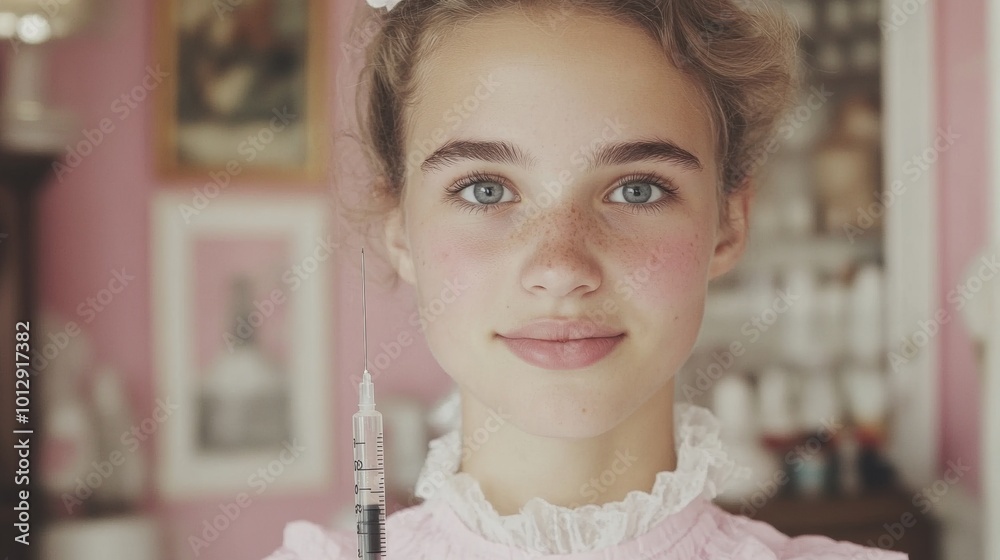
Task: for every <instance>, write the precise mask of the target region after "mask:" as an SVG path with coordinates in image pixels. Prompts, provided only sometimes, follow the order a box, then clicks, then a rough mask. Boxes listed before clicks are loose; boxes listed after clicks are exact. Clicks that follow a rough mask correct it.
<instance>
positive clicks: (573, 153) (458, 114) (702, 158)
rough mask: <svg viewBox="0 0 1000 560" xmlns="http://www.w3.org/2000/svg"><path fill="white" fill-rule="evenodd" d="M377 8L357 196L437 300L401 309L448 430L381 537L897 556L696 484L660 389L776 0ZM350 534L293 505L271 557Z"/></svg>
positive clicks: (408, 270) (734, 196)
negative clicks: (769, 521) (731, 504)
mask: <svg viewBox="0 0 1000 560" xmlns="http://www.w3.org/2000/svg"><path fill="white" fill-rule="evenodd" d="M369 1H370V2H376V1H377V0H369ZM380 6H383V7H385V0H381V4H380ZM387 7H388V8H389V9H388V11H384V10H382V9H379V10H377V11H374V12H373V13H372V16H373V17H375V18H376V19H375V20H374V21H376V22H377V26H376V27H375V28H374V29H376V31H375V33H374V36H373V38H372V41H371V44H370V46H369V47H368V50H367V51H366V66H365V71H364V73H363V75H362V78H363V79H362V81H361V83H362V86H363V90H362V94H361V95H362V97H361V98H360V101H361V106H362V110H361V119H360V121H361V130H360V132H361V136H362V138H363V139H364V141H365V146H366V148H367V149H368V150H367V151H368V153H369V160H370V161H369V163H370V165H371V167H372V169H373V171H374V173H373V178H372V181H371V182H370V191H371V198H370V200H372V201H374V203H375V204H376V210H377V211H378V212H379V217H380V220H381V221H380V223H382V224H384V228H381V231H383V232H384V247H385V249H386V252H385V254H386V256H387V258H388V261H389V262H390V263H391V265H392V268H393V270H395V272H396V273H397V274H398V277H399V278H401V279H402V280H403V281H405V282H407V283H409V284H411V285H412V286H413V288H414V290H415V293H416V297H417V300H418V301H417V303H418V305H420V306H421V307H427V306H430V305H432V304H435V302H436V306H435V307H434V309H435V310H436V311H440V312H439V313H436V314H435V317H434V320H433V321H428V322H426V324H425V326H424V327H425V328H424V329H423V330H424V333H425V336H426V339H427V343H428V345H429V347H430V350H431V352H432V353H433V355H434V357H435V358H436V359H437V360H438V361H439V362H440V364H441V367H442V368H443V369H444V371H445V372H447V373H448V374H449V375H450V376H451V377H452V378H453V379H454V380H455V382H456V385H457V387H458V388H459V391H460V394H461V428H460V429H459V430H458V431H456V432H454V433H452V434H449V435H447V436H445V437H443V438H441V439H439V440H436V441H435V442H433V443H432V445H431V451H430V454H429V457H428V459H427V463H426V465H425V467H424V470H423V473H422V475H421V480H420V484H419V485H418V489H417V490H418V493H419V495H420V496H421V497H423V498H424V499H425V501H424V502H423V503H422V504H420V505H418V506H415V507H412V508H409V509H405V510H402V511H400V512H397V513H395V514H393V515H392V516H390V517H389V519H388V521H387V526H386V528H385V531H386V535H387V548H388V550H387V553H388V554H387V555H386V558H389V559H393V560H394V559H400V560H411V559H418V558H427V559H434V560H441V559H458V560H474V559H515V558H518V559H519V558H553V559H556V558H559V559H566V560H569V559H575V560H598V559H629V560H636V559H671V560H682V559H719V560H722V559H734V560H735V559H741V560H748V559H754V560H765V559H766V560H778V559H781V560H791V559H800V560H805V559H847V558H887V559H898V558H905V556H904V555H901V554H896V553H888V552H883V551H880V550H873V549H865V548H862V547H860V546H856V545H853V544H849V543H844V542H835V541H832V540H830V539H827V538H824V537H799V538H789V537H786V536H785V535H783V534H781V533H779V532H778V531H776V530H775V529H773V528H772V527H770V526H768V525H766V524H764V523H762V522H759V521H754V520H750V519H746V518H742V517H737V516H733V515H730V514H728V513H726V512H724V511H723V510H721V509H719V508H718V507H716V506H715V505H713V504H712V503H711V501H710V499H711V498H712V497H713V496H714V495H715V494H716V493H717V492H718V490H719V489H720V487H721V486H722V485H723V484H724V483H725V481H726V479H727V478H728V477H729V476H731V474H732V473H733V471H734V467H735V465H734V464H733V462H732V461H731V460H730V458H729V457H728V456H727V454H726V452H725V450H724V449H723V448H722V446H721V444H720V442H719V439H718V426H717V425H716V423H715V421H714V419H713V417H712V415H711V414H710V413H709V411H707V410H705V409H702V408H698V407H694V406H690V405H683V404H675V402H674V378H675V375H676V374H677V372H678V370H679V369H680V368H681V366H682V365H683V364H684V362H685V360H686V359H687V358H688V356H689V354H690V353H691V350H692V347H693V345H694V343H695V339H696V337H697V333H698V330H699V327H700V325H701V320H702V315H703V310H704V305H705V297H706V293H707V286H708V283H709V281H711V280H712V279H713V278H716V277H718V276H720V275H722V274H725V273H726V272H727V271H729V270H730V269H732V268H733V266H734V265H735V264H736V263H737V261H738V260H739V258H740V256H741V254H742V252H743V248H744V245H745V243H746V238H747V228H748V222H749V219H750V216H749V214H748V212H749V208H750V202H751V198H752V196H753V192H754V188H755V186H754V184H753V183H752V175H753V171H754V170H755V166H756V165H757V163H758V162H759V161H761V159H762V158H761V157H760V156H761V155H762V154H765V153H766V151H767V150H768V149H769V147H771V146H769V143H768V142H769V140H770V134H771V131H772V129H773V126H774V124H775V123H776V121H777V120H778V118H779V117H780V116H781V114H782V113H783V111H784V110H785V109H786V108H788V106H789V104H790V100H791V99H792V98H793V96H794V93H795V91H796V88H797V85H798V84H797V79H796V76H795V74H796V73H795V64H796V60H795V33H794V28H793V27H792V26H791V25H790V24H789V22H788V21H787V20H786V19H784V16H783V15H781V13H780V12H778V11H775V10H772V9H767V8H765V7H763V6H755V5H754V6H748V5H744V4H743V3H742V2H739V1H738V0H575V1H573V2H561V1H544V0H533V1H532V0H395V1H392V2H391V4H390V5H389V6H387ZM449 289H450V290H452V291H454V292H457V294H458V295H457V297H454V298H452V299H453V301H452V302H451V303H448V304H444V305H441V304H440V303H441V302H440V299H441V294H442V293H443V291H445V290H449ZM473 434H478V435H479V436H482V435H483V434H485V437H476V438H472V437H471V436H473ZM470 442H475V445H472V444H470ZM357 556H358V549H357V537H356V535H355V533H354V532H353V531H352V532H347V533H335V532H328V531H325V530H323V529H321V528H320V527H318V526H316V525H313V524H309V523H304V522H296V523H292V524H290V525H289V526H288V527H287V528H286V531H285V542H284V545H283V547H282V548H281V549H280V550H279V551H277V552H275V553H274V555H273V556H272V557H271V558H272V559H275V560H276V559H300V560H320V559H335V558H344V559H347V558H356V557H357Z"/></svg>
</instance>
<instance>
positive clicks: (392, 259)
mask: <svg viewBox="0 0 1000 560" xmlns="http://www.w3.org/2000/svg"><path fill="white" fill-rule="evenodd" d="M385 246H386V250H387V251H388V253H389V263H390V264H391V265H392V268H393V269H395V271H396V273H397V274H399V277H400V278H402V279H403V280H404V281H405V282H406V283H408V284H410V285H414V284H416V274H414V269H413V253H412V252H411V251H410V240H409V237H407V235H406V222H405V220H404V216H403V207H402V204H400V205H399V206H397V207H396V208H394V209H393V210H392V211H391V212H390V213H389V215H388V217H387V218H386V221H385Z"/></svg>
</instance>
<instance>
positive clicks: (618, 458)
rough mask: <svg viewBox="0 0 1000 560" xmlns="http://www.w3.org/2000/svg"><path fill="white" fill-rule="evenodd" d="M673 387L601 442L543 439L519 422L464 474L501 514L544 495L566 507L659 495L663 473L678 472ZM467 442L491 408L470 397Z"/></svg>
mask: <svg viewBox="0 0 1000 560" xmlns="http://www.w3.org/2000/svg"><path fill="white" fill-rule="evenodd" d="M673 398H674V395H673V383H667V384H666V385H664V387H663V388H662V389H661V390H660V391H658V392H657V393H656V394H654V395H653V396H652V397H650V398H649V399H648V400H647V401H646V402H645V403H644V404H643V405H642V406H641V407H640V408H639V409H638V410H636V412H635V413H633V414H632V415H631V416H629V417H628V418H626V419H625V420H624V421H622V422H621V423H620V424H618V425H617V426H615V427H614V428H612V429H611V430H609V431H608V432H605V433H604V434H601V435H599V436H596V437H592V438H583V439H566V438H551V437H541V436H535V435H532V434H528V433H525V432H523V431H521V430H520V429H519V428H517V427H516V426H513V425H512V424H511V423H509V422H508V423H506V424H504V425H503V428H502V429H500V430H498V431H497V432H496V433H493V434H491V436H490V438H489V439H488V440H487V441H486V442H485V443H484V444H483V445H482V446H480V447H478V448H477V449H476V450H475V452H474V453H467V454H466V456H464V457H463V458H462V465H461V467H460V469H459V470H461V471H462V472H466V473H469V474H471V475H472V476H473V477H474V478H476V480H478V481H479V483H480V486H481V487H482V489H483V493H484V494H485V496H486V499H487V500H488V501H489V502H490V503H491V504H492V505H493V507H494V508H495V509H496V510H497V513H499V514H500V515H512V514H516V513H518V512H519V511H520V510H521V508H522V507H523V506H524V504H525V503H527V502H528V500H530V499H532V498H535V497H539V498H542V499H544V500H545V501H547V502H549V503H551V504H554V505H559V506H563V507H569V508H576V507H580V506H584V505H587V504H597V505H600V504H605V503H608V502H616V501H621V500H624V499H625V496H626V495H627V494H628V493H629V492H631V491H633V490H638V491H641V492H651V491H652V489H653V484H654V482H655V480H656V475H657V473H659V472H661V471H673V470H674V469H676V468H677V456H676V450H675V443H674V416H673V410H674V407H673ZM462 403H463V406H462V408H463V411H462V416H463V417H462V426H463V434H462V436H463V437H462V441H470V440H469V438H471V437H472V436H473V435H474V434H470V433H467V432H466V429H467V428H466V427H468V426H481V425H483V424H484V422H485V421H486V419H487V418H488V417H489V416H490V411H489V410H488V409H487V408H486V407H485V406H483V405H482V404H481V403H479V402H478V401H475V400H474V399H473V398H472V397H471V396H470V395H467V394H463V398H462Z"/></svg>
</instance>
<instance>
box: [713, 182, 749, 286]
mask: <svg viewBox="0 0 1000 560" xmlns="http://www.w3.org/2000/svg"><path fill="white" fill-rule="evenodd" d="M754 194H756V185H754V184H753V182H752V181H749V180H748V181H747V182H746V183H745V184H744V185H742V186H741V187H740V188H738V189H737V190H736V191H735V192H733V193H731V194H729V195H726V200H725V201H724V202H723V204H725V205H726V207H725V212H724V213H723V215H722V218H721V223H720V224H719V229H718V234H717V235H716V241H715V251H714V252H713V254H712V260H711V262H710V263H709V265H708V279H709V280H713V279H715V278H718V277H719V276H722V275H723V274H725V273H727V272H729V271H730V270H732V269H733V268H735V267H736V264H737V263H738V262H740V257H742V256H743V251H744V250H745V249H746V244H747V238H748V236H749V233H750V206H751V204H752V203H753V198H754Z"/></svg>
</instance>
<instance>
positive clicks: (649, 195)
mask: <svg viewBox="0 0 1000 560" xmlns="http://www.w3.org/2000/svg"><path fill="white" fill-rule="evenodd" d="M614 192H615V193H618V192H621V193H622V196H621V197H620V198H621V199H622V200H616V197H615V196H614V195H611V202H628V203H630V204H648V203H650V202H656V201H657V200H659V199H661V198H663V196H664V194H663V191H662V190H660V189H658V188H656V187H654V186H653V185H650V184H648V183H629V184H628V185H624V186H621V187H618V188H617V189H615V190H614ZM654 197H655V198H654ZM651 199H652V200H651Z"/></svg>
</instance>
